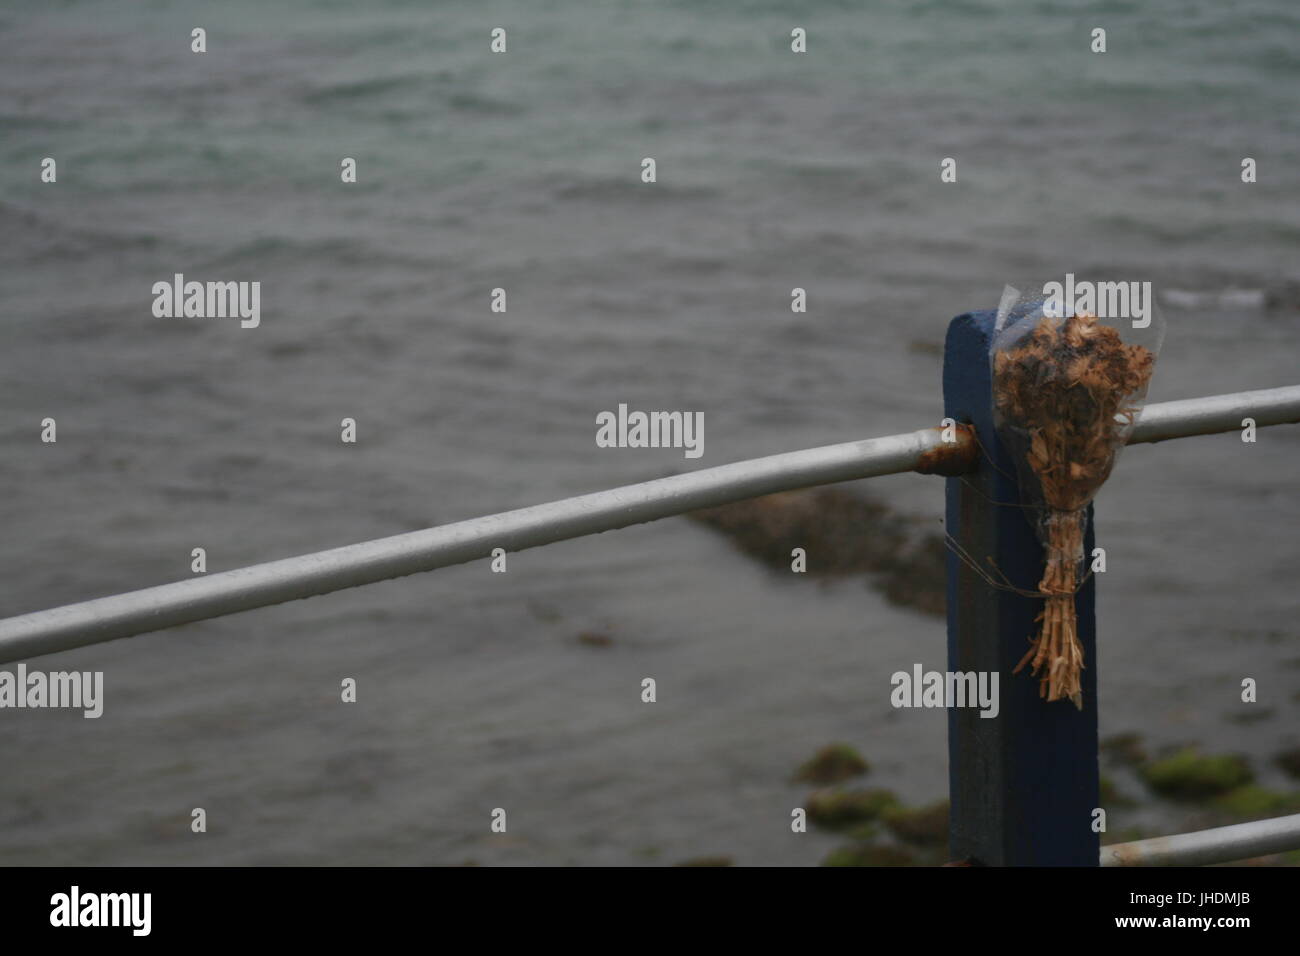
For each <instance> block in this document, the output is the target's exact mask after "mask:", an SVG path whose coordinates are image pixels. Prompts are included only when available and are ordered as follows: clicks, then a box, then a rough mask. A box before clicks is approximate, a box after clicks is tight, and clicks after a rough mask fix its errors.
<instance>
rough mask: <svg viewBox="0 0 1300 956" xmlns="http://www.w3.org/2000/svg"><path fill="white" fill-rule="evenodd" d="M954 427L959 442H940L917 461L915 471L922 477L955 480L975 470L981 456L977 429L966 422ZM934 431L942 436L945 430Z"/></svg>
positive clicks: (937, 429)
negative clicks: (928, 476)
mask: <svg viewBox="0 0 1300 956" xmlns="http://www.w3.org/2000/svg"><path fill="white" fill-rule="evenodd" d="M952 427H953V428H954V429H955V437H956V439H957V440H956V441H946V442H940V443H939V444H938V445H937V446H936V447H934V448H931V449H930V450H929V451H927V452H925V454H923V455H922V456H921V458H920V460H919V461H917V463H916V468H915V471H917V472H919V473H921V474H922V475H946V476H948V477H949V478H953V477H956V476H957V475H965V474H969V473H970V472H972V471H974V470H975V465H976V463H977V462H978V461H979V454H980V448H979V442H978V441H977V440H976V438H975V429H974V428H972V427H971V426H970V425H967V424H965V423H964V422H958V423H957V424H956V425H955V426H952ZM934 431H937V432H939V433H941V434H942V432H943V431H944V429H943V428H942V427H940V428H935V429H934Z"/></svg>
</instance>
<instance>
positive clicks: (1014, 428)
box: [993, 309, 1156, 708]
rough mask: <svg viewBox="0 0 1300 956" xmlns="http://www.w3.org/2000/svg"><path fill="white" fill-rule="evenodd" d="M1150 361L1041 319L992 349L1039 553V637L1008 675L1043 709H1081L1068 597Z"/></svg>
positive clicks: (1111, 336) (1083, 325)
mask: <svg viewBox="0 0 1300 956" xmlns="http://www.w3.org/2000/svg"><path fill="white" fill-rule="evenodd" d="M1008 333H1009V334H1008ZM1155 358H1156V353H1155V351H1153V350H1152V349H1148V348H1146V347H1144V346H1142V345H1136V344H1126V343H1125V342H1124V341H1123V340H1122V339H1121V337H1120V333H1119V332H1118V331H1117V330H1116V329H1114V328H1112V327H1110V326H1108V325H1104V324H1102V323H1101V322H1099V321H1098V320H1097V318H1096V317H1095V316H1093V315H1089V314H1081V315H1072V316H1070V317H1069V318H1067V319H1064V320H1060V319H1053V318H1051V317H1050V316H1048V315H1043V314H1042V311H1041V309H1039V310H1038V311H1037V312H1034V313H1031V314H1029V315H1028V316H1025V317H1023V318H1022V319H1021V320H1020V321H1019V322H1017V323H1015V325H1014V326H1012V327H1011V328H1009V329H1008V330H1007V332H1006V333H1003V334H1002V335H1001V336H1000V337H999V339H998V340H997V341H996V342H995V344H994V351H993V398H994V416H995V421H996V423H997V427H998V433H999V435H1000V436H1001V437H1002V439H1003V441H1004V443H1005V444H1007V445H1008V447H1009V450H1010V451H1011V452H1012V455H1013V457H1015V458H1016V464H1017V467H1018V470H1019V471H1020V476H1021V489H1022V498H1026V497H1027V498H1028V499H1029V501H1028V503H1029V504H1031V505H1034V506H1036V509H1035V510H1036V511H1037V514H1038V523H1037V530H1038V535H1039V539H1040V540H1041V541H1042V542H1043V546H1044V548H1045V552H1046V554H1045V567H1044V570H1043V577H1042V580H1041V581H1040V582H1039V585H1038V590H1039V593H1040V595H1042V597H1043V598H1044V607H1043V611H1042V613H1041V614H1040V615H1039V616H1038V618H1037V620H1038V621H1041V622H1042V627H1041V629H1040V631H1039V633H1038V635H1037V636H1036V637H1035V638H1034V639H1033V643H1032V645H1031V646H1030V648H1029V652H1028V653H1027V654H1025V656H1024V658H1023V659H1022V660H1021V661H1020V663H1019V664H1018V665H1017V666H1016V669H1015V671H1016V673H1019V672H1020V670H1021V669H1023V668H1024V666H1025V665H1026V664H1028V665H1029V667H1030V671H1031V673H1032V674H1033V675H1034V676H1036V677H1038V678H1039V681H1040V693H1041V696H1043V697H1045V698H1047V700H1049V701H1052V700H1061V699H1062V698H1068V699H1069V700H1071V701H1072V702H1073V703H1074V705H1075V706H1076V707H1079V708H1082V706H1083V696H1082V691H1081V688H1080V680H1081V676H1082V670H1083V667H1084V660H1083V647H1082V645H1081V644H1080V643H1079V636H1078V631H1077V627H1076V622H1075V611H1074V594H1075V591H1076V590H1077V588H1078V585H1079V583H1080V582H1081V577H1080V572H1081V570H1082V566H1083V536H1084V530H1085V526H1086V522H1087V511H1086V509H1087V507H1088V503H1089V502H1090V501H1092V498H1093V496H1094V495H1095V494H1096V493H1097V490H1098V489H1099V488H1100V487H1101V485H1102V483H1103V482H1104V481H1105V480H1106V478H1107V477H1108V476H1109V475H1110V471H1111V468H1112V467H1113V466H1114V464H1115V458H1116V456H1117V455H1118V453H1119V451H1120V449H1121V448H1123V447H1124V445H1125V444H1126V443H1127V441H1128V434H1129V432H1130V431H1131V430H1132V427H1133V424H1134V421H1135V419H1136V417H1137V414H1138V412H1139V411H1140V410H1141V407H1142V400H1143V398H1144V397H1145V394H1146V387H1147V383H1148V382H1149V381H1150V379H1151V373H1152V371H1153V370H1154V367H1155Z"/></svg>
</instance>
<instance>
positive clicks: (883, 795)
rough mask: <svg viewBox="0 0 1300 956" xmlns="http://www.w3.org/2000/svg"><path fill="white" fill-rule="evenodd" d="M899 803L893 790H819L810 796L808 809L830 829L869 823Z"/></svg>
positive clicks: (812, 817)
mask: <svg viewBox="0 0 1300 956" xmlns="http://www.w3.org/2000/svg"><path fill="white" fill-rule="evenodd" d="M897 805H898V797H896V796H894V794H893V791H890V790H881V789H870V790H840V789H834V790H818V791H817V792H816V793H814V794H812V795H811V796H809V797H808V800H807V802H806V804H805V809H806V810H807V811H808V819H809V820H810V821H812V823H814V824H815V825H817V826H819V827H824V828H826V829H827V830H843V829H846V828H848V827H853V826H858V825H860V824H863V823H870V822H871V821H872V820H875V819H876V818H877V817H879V816H881V815H882V814H883V813H885V812H886V811H887V810H889V809H890V808H892V807H895V806H897Z"/></svg>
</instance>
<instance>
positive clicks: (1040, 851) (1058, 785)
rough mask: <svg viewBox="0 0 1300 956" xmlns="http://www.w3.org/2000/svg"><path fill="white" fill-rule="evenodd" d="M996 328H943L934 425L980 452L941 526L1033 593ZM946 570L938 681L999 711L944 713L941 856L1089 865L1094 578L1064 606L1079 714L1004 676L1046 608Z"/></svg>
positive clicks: (953, 484)
mask: <svg viewBox="0 0 1300 956" xmlns="http://www.w3.org/2000/svg"><path fill="white" fill-rule="evenodd" d="M994 318H995V313H994V312H992V311H986V312H970V313H967V314H966V315H961V316H958V317H957V318H955V319H953V320H952V322H951V323H950V325H949V326H948V340H947V343H946V346H945V349H944V369H943V397H944V414H945V415H947V416H949V417H951V418H953V419H955V420H957V421H958V422H968V423H970V424H971V425H973V426H974V427H975V429H976V432H977V433H978V436H979V440H980V443H981V445H982V446H983V448H984V450H985V453H986V454H985V455H983V456H981V458H980V462H979V467H978V470H977V471H976V472H975V473H974V474H971V475H966V476H963V477H961V478H949V479H947V488H946V495H947V518H946V521H945V525H946V528H947V531H948V534H949V535H950V536H952V538H954V539H955V540H956V541H957V542H958V543H960V545H961V546H962V549H963V550H964V551H965V552H966V553H967V554H968V555H969V556H970V557H971V558H972V559H973V560H975V561H976V562H980V563H981V564H982V565H983V566H984V567H985V569H986V570H989V571H990V572H992V569H991V567H990V566H989V565H988V564H987V562H986V560H985V559H986V558H987V557H989V556H991V557H993V558H994V559H995V560H996V562H997V566H998V568H1000V569H1001V570H1002V572H1003V573H1004V574H1005V575H1006V576H1007V578H1008V579H1009V580H1010V581H1011V583H1012V584H1014V585H1015V586H1016V587H1018V588H1021V589H1024V590H1028V591H1034V590H1037V587H1038V581H1039V579H1040V578H1041V576H1042V572H1043V548H1042V546H1041V545H1040V544H1039V542H1038V538H1037V536H1036V535H1035V533H1034V528H1033V525H1032V524H1031V519H1032V513H1031V512H1028V511H1027V510H1026V509H1024V508H1020V507H1016V505H1018V504H1019V503H1020V495H1019V489H1018V487H1017V484H1016V478H1015V475H1016V468H1015V463H1014V462H1013V461H1012V460H1011V458H1010V457H1009V456H1008V454H1007V453H1006V452H1005V450H1004V449H1003V448H1002V446H1001V444H1000V443H999V441H998V438H997V435H996V433H995V432H994V429H993V420H992V396H991V383H990V377H991V376H990V370H989V341H990V338H991V336H992V334H993V322H994ZM990 458H991V459H992V462H993V463H994V464H996V466H997V467H996V468H994V467H993V465H991V464H990ZM998 469H1001V473H1000V472H999V471H998ZM990 499H991V500H990ZM994 502H1004V503H1007V504H1003V505H999V504H995V503H994ZM1093 546H1094V543H1093V527H1092V509H1091V507H1090V508H1089V509H1088V529H1087V535H1086V537H1085V539H1084V554H1085V555H1091V554H1092V549H1093ZM947 562H948V566H947V576H948V582H947V584H948V670H949V671H963V672H966V671H996V672H998V674H999V691H1000V704H1001V706H1000V712H999V714H998V716H997V717H994V718H984V717H981V716H980V711H979V710H978V709H976V708H951V709H950V710H949V711H948V778H949V790H950V793H951V797H952V817H951V825H950V855H951V857H952V859H953V860H970V861H972V862H973V863H975V864H984V865H990V866H1024V865H1030V866H1062V865H1064V866H1096V865H1097V864H1098V853H1099V850H1100V839H1099V834H1098V833H1095V832H1093V820H1094V810H1095V809H1096V808H1098V807H1099V799H1098V767H1097V669H1098V661H1097V640H1096V632H1097V628H1096V614H1095V593H1096V578H1095V577H1090V578H1089V579H1088V581H1087V582H1086V584H1085V585H1084V586H1083V587H1082V588H1081V589H1080V591H1079V593H1078V595H1077V597H1076V599H1075V607H1076V611H1077V614H1078V630H1079V639H1080V641H1081V642H1082V644H1083V651H1084V663H1085V670H1084V672H1083V710H1082V711H1080V710H1077V709H1076V708H1075V706H1074V705H1073V704H1072V703H1070V702H1069V701H1065V700H1061V701H1054V702H1052V703H1048V702H1047V701H1045V700H1043V699H1041V698H1040V697H1039V696H1038V693H1039V691H1038V687H1039V684H1038V679H1037V678H1035V677H1033V676H1031V675H1030V673H1029V668H1028V666H1026V667H1025V669H1024V670H1022V671H1021V672H1020V673H1019V674H1015V675H1013V674H1012V673H1011V672H1012V670H1013V669H1014V668H1015V666H1016V664H1017V663H1019V661H1020V659H1021V657H1022V656H1023V655H1024V653H1025V652H1026V651H1027V650H1028V649H1029V642H1030V639H1031V638H1032V637H1033V636H1034V635H1035V634H1036V633H1037V628H1038V625H1037V624H1036V623H1035V621H1034V618H1035V617H1036V616H1037V615H1038V613H1039V612H1040V611H1041V610H1042V608H1043V601H1042V600H1041V599H1037V598H1029V597H1024V596H1021V595H1019V594H1016V593H1015V592H1012V591H1007V590H1001V589H997V588H995V587H993V586H992V585H990V584H989V583H988V582H986V581H985V580H983V578H981V576H980V575H978V574H977V573H975V572H974V571H972V570H971V569H970V568H968V567H967V566H966V565H965V563H964V562H963V561H962V560H961V559H960V558H959V557H958V556H957V555H956V554H954V553H953V552H952V550H951V549H949V553H948V557H947ZM994 576H995V577H996V574H995V573H994Z"/></svg>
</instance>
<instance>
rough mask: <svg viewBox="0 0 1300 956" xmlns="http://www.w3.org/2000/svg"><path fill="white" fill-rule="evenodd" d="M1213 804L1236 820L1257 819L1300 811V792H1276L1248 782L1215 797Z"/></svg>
mask: <svg viewBox="0 0 1300 956" xmlns="http://www.w3.org/2000/svg"><path fill="white" fill-rule="evenodd" d="M1214 806H1215V807H1216V808H1217V809H1219V810H1223V811H1225V812H1227V813H1229V814H1231V815H1232V816H1233V818H1234V819H1236V820H1241V821H1246V820H1259V819H1262V818H1264V817H1274V816H1284V815H1287V814H1291V813H1300V794H1294V793H1278V792H1277V791H1276V790H1269V789H1268V788H1266V787H1261V786H1259V785H1257V784H1253V783H1248V784H1245V785H1243V786H1240V787H1237V788H1236V789H1235V790H1230V791H1229V792H1227V793H1225V794H1222V795H1221V796H1218V797H1216V798H1215V799H1214Z"/></svg>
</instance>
